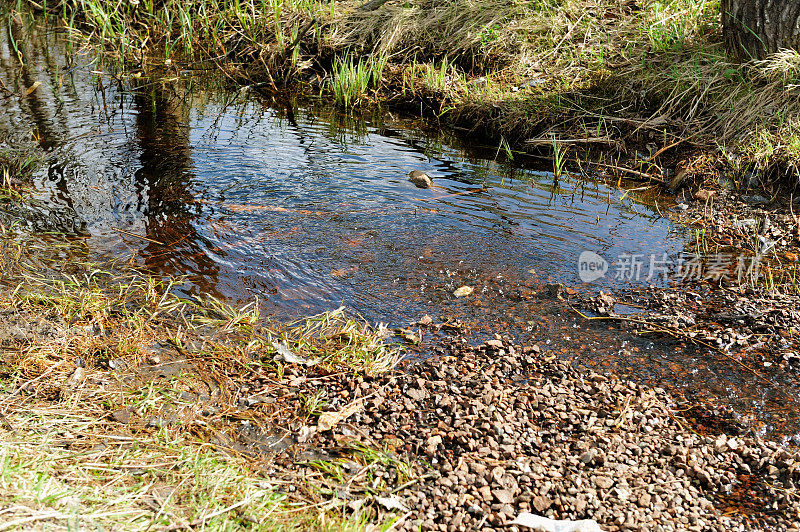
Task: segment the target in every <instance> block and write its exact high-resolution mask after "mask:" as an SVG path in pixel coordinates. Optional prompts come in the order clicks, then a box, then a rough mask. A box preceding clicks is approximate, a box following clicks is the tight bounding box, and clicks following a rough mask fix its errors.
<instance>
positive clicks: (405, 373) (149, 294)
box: [0, 234, 800, 531]
mask: <svg viewBox="0 0 800 532" xmlns="http://www.w3.org/2000/svg"><path fill="white" fill-rule="evenodd" d="M13 242H14V237H12V236H11V235H9V234H6V235H4V237H3V239H2V243H3V251H4V257H8V251H14V253H17V255H16V257H17V259H19V257H20V255H19V250H20V249H21V248H19V247H14V246H13ZM50 249H51V250H53V249H56V253H55V254H56V255H58V254H59V251H58V250H57V246H54V245H51V246H50ZM66 249H67V248H64V249H63V250H61V252H60V253H63V252H64V251H66ZM23 255H24V252H23ZM62 260H63V259H62ZM6 264H20V265H24V264H25V261H24V260H23V261H19V260H16V261H10V262H9V261H7V262H6ZM49 264H50V266H51V267H52V268H53V270H52V271H53V273H52V274H51V275H46V276H36V275H32V274H31V273H30V272H25V271H24V269H23V270H18V272H19V274H20V275H19V277H17V280H16V282H13V283H12V282H9V281H10V280H11V276H10V275H9V274H13V273H14V271H13V269H11V268H10V267H8V266H7V267H6V268H4V274H5V275H4V278H5V282H4V289H3V291H2V307H3V311H2V315H1V316H0V320H2V327H0V330H2V335H3V336H2V341H1V344H2V348H3V360H2V372H0V383H1V384H0V385H1V386H2V398H1V399H0V405H2V411H1V413H2V428H0V452H2V455H3V460H2V464H3V465H2V468H0V478H2V480H3V483H4V485H6V486H7V487H8V488H7V489H6V490H5V492H4V495H3V500H2V510H0V511H2V512H3V514H4V515H5V517H4V526H6V527H7V528H9V527H10V528H14V527H15V526H18V527H23V526H34V527H35V528H37V529H38V528H43V527H45V526H46V527H47V528H48V529H61V528H68V527H72V528H76V527H77V528H86V527H97V526H100V527H103V528H106V527H113V526H115V525H116V526H121V525H122V524H123V523H124V526H125V528H126V529H131V530H133V529H141V530H144V529H153V527H155V529H161V530H177V529H184V528H193V527H199V526H205V527H211V528H225V529H240V528H242V529H244V528H252V527H255V528H257V529H275V528H280V527H285V528H303V529H306V528H315V529H346V528H358V529H360V528H362V527H369V526H370V524H371V523H373V524H382V526H386V527H392V526H393V527H394V528H396V529H408V530H412V529H413V530H416V529H418V528H419V527H421V528H422V529H424V530H430V529H437V528H438V529H443V530H470V529H473V528H475V527H478V528H498V529H507V526H508V524H509V523H510V522H511V521H513V519H514V518H516V517H517V516H518V515H519V514H520V513H523V512H532V513H534V514H538V515H545V516H549V517H553V518H559V519H584V518H590V519H594V520H595V521H597V522H598V523H599V524H600V526H601V527H602V529H603V530H628V529H637V528H642V527H646V528H648V529H651V530H708V529H714V528H715V527H716V528H717V529H719V530H726V531H727V530H754V529H762V530H793V528H792V527H793V526H794V523H795V522H796V521H797V519H798V518H800V501H798V497H797V495H796V493H797V492H796V486H797V482H799V481H800V471H798V470H797V463H798V460H800V456H798V455H797V454H796V453H794V451H792V450H790V449H787V448H785V447H784V446H782V445H780V444H778V443H777V442H774V441H769V440H763V439H761V438H758V437H754V436H753V435H751V434H749V433H744V434H736V433H731V431H730V427H731V426H733V425H730V426H728V425H726V420H725V419H721V418H719V419H715V418H714V416H709V415H708V414H707V413H706V414H705V415H704V416H700V415H698V413H697V411H696V410H686V406H685V405H682V404H679V403H677V402H676V400H675V399H674V398H673V397H671V396H670V395H669V394H668V393H667V392H665V391H664V390H662V389H659V388H653V387H650V386H644V385H640V384H635V383H632V382H627V381H620V380H617V379H615V378H613V377H609V376H603V375H600V374H597V373H594V372H588V373H587V372H581V371H578V370H576V369H575V368H573V367H572V366H571V365H570V364H569V361H565V360H559V359H556V357H554V356H551V355H546V354H544V353H543V352H542V350H541V349H540V348H539V346H538V345H536V344H531V345H527V346H519V345H514V343H513V342H511V341H510V340H509V339H507V338H490V339H487V341H486V342H485V344H484V345H483V346H479V347H473V346H470V345H468V344H467V343H466V342H465V341H464V340H463V339H460V338H459V337H458V336H457V335H456V336H451V337H450V338H449V340H445V341H442V342H441V343H439V345H438V346H437V347H436V349H435V350H434V356H432V357H431V358H428V359H425V360H415V359H410V360H408V361H405V362H403V363H401V365H399V366H397V365H396V364H397V363H398V361H399V351H398V347H397V346H393V345H392V344H390V343H386V341H385V340H384V339H383V338H384V336H385V332H384V331H382V330H381V329H380V328H377V329H374V328H370V327H367V326H366V325H364V324H362V323H359V322H358V321H353V320H350V319H348V318H346V317H345V316H343V315H342V314H340V313H333V314H328V315H323V316H318V317H316V318H312V319H310V320H308V321H304V322H302V323H299V324H297V325H296V326H279V325H273V324H270V323H269V321H264V320H262V319H261V318H260V317H259V316H258V315H257V312H255V310H254V308H253V307H248V308H244V309H234V308H230V307H227V306H226V305H224V304H222V303H220V302H216V301H214V300H210V299H209V300H206V301H203V302H191V301H187V300H181V299H179V298H177V297H175V296H172V295H170V294H169V290H170V287H171V283H170V282H169V281H161V282H156V281H154V280H153V279H150V278H147V277H146V276H141V275H139V274H136V273H135V272H128V273H126V274H122V273H118V274H116V276H115V277H111V276H110V274H109V273H106V272H104V271H103V269H102V268H97V267H91V268H87V269H83V267H81V266H80V265H79V261H76V260H75V259H74V258H73V259H70V260H69V262H68V264H62V263H59V262H58V261H54V262H49ZM21 267H22V268H24V266H21ZM62 267H64V268H65V269H66V271H69V272H70V273H69V274H65V275H60V274H56V273H55V271H57V270H59V269H61V268H62ZM174 282H176V283H178V282H180V281H179V280H175V281H174ZM439 326H440V324H437V323H436V322H434V321H432V320H430V319H429V318H424V319H421V320H420V322H419V324H417V325H416V326H415V328H417V329H419V330H420V331H425V330H434V329H437V328H438V327H439ZM682 411H686V412H689V413H690V415H689V416H685V415H684V414H682ZM726 427H727V430H728V433H726V432H725V430H726ZM31 471H35V472H36V474H35V475H31Z"/></svg>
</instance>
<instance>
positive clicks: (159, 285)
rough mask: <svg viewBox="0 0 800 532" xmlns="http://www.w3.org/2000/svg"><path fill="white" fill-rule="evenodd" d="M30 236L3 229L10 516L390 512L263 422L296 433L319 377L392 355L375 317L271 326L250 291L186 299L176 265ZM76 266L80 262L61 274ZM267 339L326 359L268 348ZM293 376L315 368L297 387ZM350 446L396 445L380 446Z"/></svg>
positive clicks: (388, 364)
mask: <svg viewBox="0 0 800 532" xmlns="http://www.w3.org/2000/svg"><path fill="white" fill-rule="evenodd" d="M20 238H22V237H20V236H17V235H15V234H13V233H12V232H5V233H3V235H2V236H0V256H2V257H3V258H4V261H3V270H2V273H3V276H2V277H3V286H4V288H3V289H2V290H0V309H3V310H2V312H0V356H1V357H2V358H0V486H2V491H0V493H2V495H0V512H1V513H0V516H2V519H0V522H1V524H0V530H6V529H21V528H26V527H34V528H36V529H44V528H47V529H49V530H61V529H87V528H99V529H108V528H117V529H125V530H182V529H192V528H203V529H210V530H238V529H244V528H247V529H253V528H254V529H258V530H276V529H310V528H313V529H321V530H342V529H350V528H352V529H361V528H363V527H364V526H366V524H367V523H368V522H372V523H373V524H374V523H377V524H380V523H389V524H390V523H391V522H392V520H393V519H394V518H395V516H393V515H387V514H386V513H385V512H383V513H380V514H378V513H375V512H372V513H370V510H369V505H367V506H366V507H365V509H364V510H363V511H362V512H352V511H349V510H346V508H344V507H343V506H342V503H341V501H338V502H337V500H336V499H335V498H334V499H333V500H332V499H331V498H330V497H329V496H326V495H325V493H327V491H326V490H328V489H329V488H328V487H327V486H328V484H329V481H328V480H327V477H326V476H325V475H322V474H320V473H319V472H318V470H319V468H321V467H322V468H326V470H335V469H336V468H337V467H339V466H337V461H336V460H335V459H329V460H326V459H320V460H319V461H318V462H316V463H315V464H314V465H308V464H307V465H304V466H303V465H297V464H296V463H294V462H292V461H291V459H289V460H287V459H286V458H283V457H282V454H281V453H277V454H275V453H273V452H271V451H269V449H271V448H272V447H271V446H273V445H275V444H276V441H275V440H274V439H270V437H272V436H274V435H276V434H279V435H281V436H280V438H278V440H280V439H281V438H283V437H284V436H286V437H288V438H289V440H287V441H289V442H290V443H294V442H295V441H296V439H297V437H296V434H297V433H298V430H300V429H301V428H302V427H309V426H310V427H314V426H315V424H316V420H317V418H318V416H319V415H320V414H321V413H322V412H323V411H324V410H325V408H326V404H325V401H324V400H323V399H322V397H323V395H322V394H319V393H318V391H319V390H322V389H324V384H325V382H326V379H331V378H337V376H338V378H343V379H350V378H355V377H356V376H358V375H368V374H376V373H380V372H384V371H388V370H390V369H391V368H393V367H394V365H395V364H396V363H397V361H398V360H399V354H398V352H397V350H396V349H394V348H393V347H392V346H391V345H388V344H386V343H385V342H384V339H383V330H382V329H381V328H380V327H379V328H372V327H369V326H367V325H366V324H364V323H363V322H360V321H358V320H354V319H350V318H348V317H346V316H345V315H344V314H343V313H342V312H341V311H336V312H332V313H326V314H323V315H319V316H315V317H312V318H309V319H307V320H303V321H301V322H298V323H295V324H290V325H287V326H282V325H279V324H271V323H267V322H265V320H263V319H262V318H261V317H260V316H259V314H258V311H257V306H256V305H255V304H253V305H249V306H247V307H245V308H234V307H230V306H228V305H225V304H223V303H221V302H219V301H217V300H214V299H212V298H208V299H206V300H204V301H199V302H189V301H185V300H182V299H180V298H178V297H176V296H174V295H172V294H171V292H170V289H171V288H172V286H173V285H174V283H176V282H179V281H180V280H177V279H176V280H166V281H158V280H155V279H153V278H149V277H146V276H141V275H139V274H137V273H136V272H130V271H127V272H126V271H122V272H117V273H114V274H112V273H111V271H112V270H113V271H116V270H115V269H114V268H110V269H109V270H105V269H102V268H99V267H97V266H92V265H86V264H84V265H80V264H79V262H80V255H81V252H80V250H77V251H76V250H73V249H72V247H73V246H72V245H70V244H69V243H68V242H62V243H61V246H54V245H43V246H42V247H41V248H38V247H36V246H32V245H30V243H29V242H22V241H20ZM70 253H71V254H72V255H71V256H70ZM28 255H34V256H36V257H37V261H36V262H35V263H34V262H31V261H30V260H28V259H27V256H28ZM74 258H76V259H78V260H77V261H75V260H73V259H74ZM66 264H71V265H72V266H71V267H70V269H71V270H72V271H73V273H72V274H67V275H64V274H60V273H58V272H59V271H60V270H62V269H64V266H65V265H66ZM48 266H49V267H48ZM32 267H35V268H37V271H39V272H41V271H44V272H46V273H44V274H39V273H37V274H32V273H31V270H30V268H32ZM42 267H44V268H42ZM273 342H284V343H285V345H286V346H287V347H288V348H290V349H291V350H292V351H293V352H294V353H295V354H296V355H299V356H302V357H307V358H311V357H314V358H317V359H318V360H319V363H318V364H317V365H315V366H313V367H308V368H304V367H303V366H300V365H297V364H290V363H285V362H279V361H276V360H275V353H276V349H275V347H274V344H273ZM298 382H305V383H310V384H307V385H306V386H305V387H304V388H303V389H302V390H300V391H298V388H297V386H298V385H297V383H298ZM315 390H316V391H315ZM313 397H317V399H316V400H313ZM266 398H269V399H268V400H266ZM244 426H247V427H250V428H251V429H252V430H253V431H255V432H256V433H257V434H260V436H258V437H256V438H255V439H253V438H252V437H251V436H246V435H245V434H250V433H245V432H242V430H243V429H242V427H244ZM265 445H266V446H267V447H264V446H265ZM343 445H345V444H344V443H343ZM351 454H352V456H353V458H350V459H351V460H357V461H361V462H363V463H365V464H369V463H371V462H373V461H381V460H387V459H389V460H396V459H395V458H391V457H388V455H386V454H385V453H383V452H382V451H381V450H380V449H367V448H363V447H358V448H354V449H353V450H352V452H351ZM315 471H316V472H315ZM387 526H388V525H387Z"/></svg>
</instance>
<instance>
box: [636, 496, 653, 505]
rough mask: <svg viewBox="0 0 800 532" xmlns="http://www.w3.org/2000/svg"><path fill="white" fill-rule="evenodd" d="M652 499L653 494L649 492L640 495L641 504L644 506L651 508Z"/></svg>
mask: <svg viewBox="0 0 800 532" xmlns="http://www.w3.org/2000/svg"><path fill="white" fill-rule="evenodd" d="M650 500H651V496H650V494H649V493H642V496H641V497H639V501H638V503H639V506H640V507H642V508H650Z"/></svg>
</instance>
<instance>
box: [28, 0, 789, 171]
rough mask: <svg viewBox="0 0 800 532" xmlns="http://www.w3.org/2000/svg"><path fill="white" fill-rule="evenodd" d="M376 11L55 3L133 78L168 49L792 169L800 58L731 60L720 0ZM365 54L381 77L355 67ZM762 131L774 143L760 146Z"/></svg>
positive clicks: (509, 121) (256, 79) (536, 129)
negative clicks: (734, 155) (742, 62)
mask: <svg viewBox="0 0 800 532" xmlns="http://www.w3.org/2000/svg"><path fill="white" fill-rule="evenodd" d="M29 3H30V4H33V2H31V1H29ZM370 4H371V5H370V9H362V8H361V3H360V2H353V1H345V2H320V1H318V0H289V1H278V0H238V1H236V2H222V1H220V0H193V1H191V2H178V1H177V0H167V1H165V2H163V3H158V4H156V3H155V2H154V0H143V1H141V2H138V3H123V4H119V3H118V2H112V1H110V0H68V1H67V0H65V1H63V2H61V3H60V4H57V5H49V6H48V7H49V9H50V12H51V14H52V15H54V16H57V17H59V18H61V19H62V21H64V22H65V23H66V24H67V25H68V26H69V27H70V28H72V31H73V32H74V34H75V35H76V36H77V35H80V36H81V38H86V37H88V38H89V39H90V40H91V41H92V42H94V43H100V44H102V45H104V48H105V49H106V50H107V51H112V52H115V53H116V54H117V56H118V57H120V58H123V57H124V58H125V59H126V61H127V62H126V67H125V68H126V69H133V70H135V69H137V68H142V67H144V66H146V65H147V64H152V63H153V62H155V63H163V59H159V56H160V57H166V58H169V59H170V60H171V61H176V60H177V61H182V62H198V61H199V62H206V61H214V62H216V63H217V64H218V65H219V66H220V67H222V69H223V70H224V71H225V72H227V73H228V74H229V75H230V76H231V77H233V78H235V79H238V80H243V81H245V82H246V83H264V84H267V85H272V86H275V87H277V86H278V85H279V84H280V83H282V82H296V81H298V80H305V79H307V78H308V76H309V74H310V73H315V74H316V76H318V77H321V78H322V79H323V83H322V87H323V89H326V90H330V91H331V92H332V93H334V94H335V97H336V99H337V101H339V102H340V103H341V104H342V105H345V106H351V105H357V104H359V103H364V102H368V101H370V100H373V101H374V100H384V99H385V100H388V101H391V102H395V103H402V104H408V103H409V102H416V103H422V104H423V105H422V107H419V106H417V107H418V108H421V109H422V111H423V112H428V113H431V114H435V115H436V116H438V117H440V118H443V119H445V120H448V121H450V122H454V123H457V124H459V125H461V126H466V127H469V128H473V129H475V130H478V131H480V132H481V133H482V134H485V135H487V136H490V137H494V138H495V139H496V140H498V141H500V140H501V139H504V140H505V142H507V143H509V144H510V145H512V146H515V147H519V146H522V145H524V142H525V141H526V140H528V139H530V138H536V139H546V138H552V137H554V136H555V137H557V138H565V139H574V138H581V137H583V138H587V139H592V138H595V139H601V140H602V139H614V140H619V139H623V140H627V141H629V143H633V144H636V145H637V146H640V145H641V144H642V143H647V142H655V143H656V144H657V145H659V146H658V148H661V147H665V146H669V145H671V144H673V143H675V142H680V143H679V144H678V145H679V146H681V147H685V146H687V145H691V144H694V145H697V146H702V147H705V148H706V149H710V150H716V149H717V145H721V146H723V147H724V148H725V150H726V151H727V152H729V153H730V152H731V151H732V150H733V151H737V152H739V153H740V155H741V156H742V157H744V158H746V159H747V160H748V161H749V162H750V163H752V165H753V167H754V168H756V169H757V170H758V169H760V170H763V171H768V170H770V169H774V168H776V167H781V168H783V170H784V171H786V172H789V173H791V172H795V171H796V166H797V161H798V159H797V157H796V153H795V150H793V149H792V148H791V147H792V146H794V145H796V144H797V142H798V141H797V140H796V133H795V130H794V128H793V127H788V128H787V127H786V124H792V123H796V121H797V117H798V116H799V115H800V104H798V101H799V100H798V94H799V93H800V87H799V86H798V85H799V84H798V82H797V79H798V77H797V65H798V60H797V54H795V53H789V52H783V53H780V54H777V55H776V56H775V57H773V58H771V59H770V60H768V61H766V62H759V63H751V64H746V65H739V64H734V63H732V62H730V61H729V60H728V59H727V58H726V56H725V53H724V50H723V48H722V38H721V30H720V28H719V16H718V12H719V5H718V1H717V0H641V1H638V2H632V1H629V0H567V1H558V2H557V1H555V0H535V1H531V2H522V1H518V0H447V1H444V2H435V1H433V0H412V1H409V2H399V1H395V0H391V1H387V2H384V3H383V4H380V5H378V3H373V2H371V3H370ZM34 5H38V6H39V7H40V8H43V7H44V6H41V5H39V4H34ZM154 54H155V55H154ZM361 61H363V65H367V64H370V65H380V68H375V69H372V68H363V69H362V70H363V72H360V74H359V72H356V67H357V66H358V65H359V64H362V62H361ZM344 64H349V65H351V67H350V68H343V67H342V65H344ZM384 64H385V68H384ZM787 135H788V137H787ZM753 138H758V139H759V143H763V142H766V143H768V144H772V148H773V149H764V148H759V149H757V150H753V149H752V146H753V143H752V142H751V140H752V139H753ZM534 144H536V143H534ZM538 144H539V145H541V144H542V143H538ZM591 144H592V143H588V145H591ZM609 145H612V146H616V147H617V148H619V147H622V148H623V151H624V147H625V144H624V143H621V142H614V143H611V144H609V143H608V142H601V143H600V144H598V146H600V147H601V148H604V149H608V146H609ZM767 153H768V154H769V155H768V156H767V155H765V154H767ZM666 155H670V153H669V152H667V153H666ZM787 168H788V170H786V169H787ZM793 168H794V169H795V170H792V169H793Z"/></svg>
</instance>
